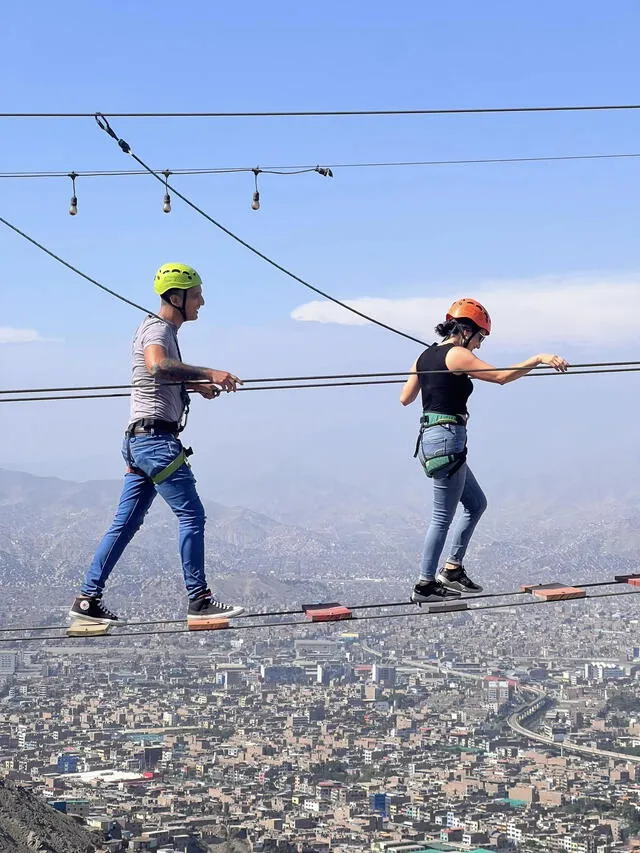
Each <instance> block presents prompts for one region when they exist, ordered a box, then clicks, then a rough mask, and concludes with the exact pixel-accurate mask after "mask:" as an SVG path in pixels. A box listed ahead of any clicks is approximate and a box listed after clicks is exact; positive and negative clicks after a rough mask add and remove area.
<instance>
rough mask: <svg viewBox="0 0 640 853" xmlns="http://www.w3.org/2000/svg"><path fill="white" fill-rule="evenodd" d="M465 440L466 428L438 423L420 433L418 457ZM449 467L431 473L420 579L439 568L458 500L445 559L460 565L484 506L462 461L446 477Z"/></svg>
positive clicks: (456, 448)
mask: <svg viewBox="0 0 640 853" xmlns="http://www.w3.org/2000/svg"><path fill="white" fill-rule="evenodd" d="M466 440H467V428H466V427H465V426H462V425H455V424H442V425H440V426H432V427H429V428H428V429H426V430H425V431H424V433H423V434H422V441H421V444H420V448H419V454H420V461H421V462H422V461H423V460H424V459H425V458H426V457H430V456H439V455H442V456H445V455H447V454H449V453H460V452H461V451H462V450H464V447H465V445H466ZM448 470H449V469H447V468H445V469H443V470H442V471H439V472H438V473H437V474H436V476H435V477H433V510H432V515H431V522H430V524H429V528H428V530H427V535H426V538H425V540H424V551H423V553H422V562H421V563H420V580H433V578H434V577H435V576H436V572H437V570H438V568H439V563H440V556H441V554H442V549H443V548H444V543H445V541H446V539H447V534H448V532H449V527H450V526H451V522H452V521H453V517H454V515H455V512H456V509H457V507H458V503H461V504H462V507H463V512H462V515H461V516H460V518H459V519H458V523H457V524H456V526H455V529H454V532H453V542H452V543H451V552H450V554H449V557H448V558H447V562H450V563H454V564H456V565H462V561H463V559H464V555H465V553H466V551H467V547H468V545H469V540H470V539H471V536H472V534H473V531H474V530H475V528H476V524H477V523H478V521H479V520H480V516H481V515H482V513H483V512H484V511H485V509H486V508H487V499H486V498H485V496H484V492H483V491H482V489H481V488H480V486H479V485H478V481H477V480H476V478H475V477H474V476H473V474H472V473H471V469H470V468H469V466H468V465H467V463H466V462H465V463H464V465H462V466H461V467H460V468H458V470H457V471H455V472H454V473H453V474H452V475H451V476H450V477H448V476H447V472H448Z"/></svg>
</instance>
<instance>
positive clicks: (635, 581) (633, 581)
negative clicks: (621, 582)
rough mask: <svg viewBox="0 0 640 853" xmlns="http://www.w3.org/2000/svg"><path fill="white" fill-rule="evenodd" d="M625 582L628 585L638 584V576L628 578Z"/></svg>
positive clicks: (639, 580) (639, 584)
mask: <svg viewBox="0 0 640 853" xmlns="http://www.w3.org/2000/svg"><path fill="white" fill-rule="evenodd" d="M627 583H628V584H629V586H640V577H637V578H629V580H628V581H627Z"/></svg>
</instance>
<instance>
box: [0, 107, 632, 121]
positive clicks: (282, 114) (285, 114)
mask: <svg viewBox="0 0 640 853" xmlns="http://www.w3.org/2000/svg"><path fill="white" fill-rule="evenodd" d="M607 110H623V111H624V110H640V104H578V105H570V106H562V105H561V106H555V107H550V106H538V107H466V108H460V107H456V108H447V109H378V110H278V111H250V112H204V111H197V112H139V113H138V112H110V111H108V112H110V115H112V116H114V117H115V118H308V117H327V116H328V117H331V116H413V115H431V116H433V115H486V114H492V115H501V114H504V113H571V112H601V111H607ZM94 115H95V113H82V112H68V113H62V112H58V113H45V112H41V113H0V118H93V116H94Z"/></svg>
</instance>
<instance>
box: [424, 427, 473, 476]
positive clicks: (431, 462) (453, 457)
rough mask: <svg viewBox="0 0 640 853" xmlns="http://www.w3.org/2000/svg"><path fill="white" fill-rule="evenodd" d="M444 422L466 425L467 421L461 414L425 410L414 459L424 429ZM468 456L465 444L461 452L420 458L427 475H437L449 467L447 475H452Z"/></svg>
mask: <svg viewBox="0 0 640 853" xmlns="http://www.w3.org/2000/svg"><path fill="white" fill-rule="evenodd" d="M443 424H454V425H455V426H464V425H465V424H466V421H465V419H464V418H463V417H461V416H460V415H445V414H441V413H439V412H423V414H422V417H421V418H420V432H419V433H418V439H417V441H416V450H415V453H414V454H413V457H414V459H415V458H416V457H417V456H418V454H419V453H420V447H421V443H422V436H423V435H424V431H425V430H427V429H429V428H430V427H434V426H441V425H443ZM466 458H467V448H466V445H465V447H464V449H463V450H461V451H460V452H459V453H446V454H444V455H439V456H429V457H428V458H427V457H425V458H424V459H420V461H421V462H422V467H423V469H424V473H425V474H426V475H427V477H435V475H436V474H437V473H438V472H439V471H442V470H443V469H445V468H448V470H447V474H446V476H447V477H451V476H452V475H453V474H455V472H456V471H458V470H459V469H460V468H461V467H462V466H463V465H464V463H465V460H466Z"/></svg>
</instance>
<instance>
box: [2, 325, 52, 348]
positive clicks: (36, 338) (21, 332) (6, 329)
mask: <svg viewBox="0 0 640 853" xmlns="http://www.w3.org/2000/svg"><path fill="white" fill-rule="evenodd" d="M48 340H51V339H50V338H43V337H42V336H41V335H40V334H39V332H37V331H36V330H35V329H12V328H11V326H0V344H32V343H35V342H42V341H48Z"/></svg>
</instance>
